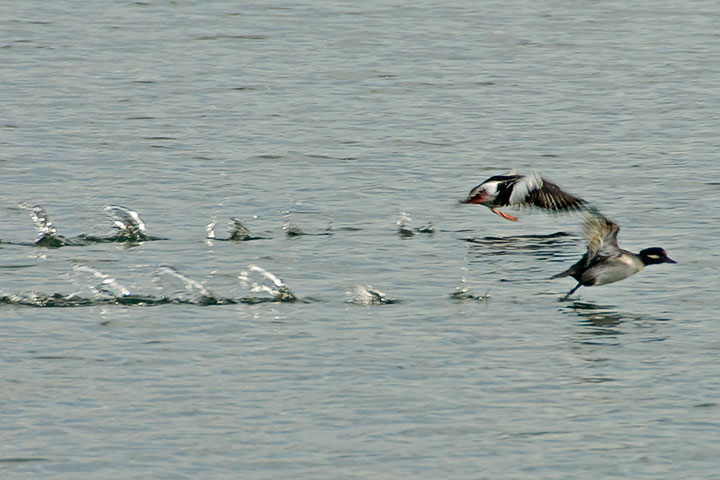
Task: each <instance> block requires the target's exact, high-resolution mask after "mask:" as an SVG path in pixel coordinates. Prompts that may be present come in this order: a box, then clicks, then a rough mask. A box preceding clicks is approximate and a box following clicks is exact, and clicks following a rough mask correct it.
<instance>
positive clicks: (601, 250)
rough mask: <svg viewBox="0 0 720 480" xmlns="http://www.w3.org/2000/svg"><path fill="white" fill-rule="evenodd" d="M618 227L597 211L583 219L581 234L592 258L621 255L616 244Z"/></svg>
mask: <svg viewBox="0 0 720 480" xmlns="http://www.w3.org/2000/svg"><path fill="white" fill-rule="evenodd" d="M619 231H620V227H619V226H618V224H617V223H615V222H613V221H612V220H609V219H608V218H606V217H605V216H603V215H602V214H600V212H598V211H597V210H595V211H593V212H592V213H591V214H589V215H587V216H586V217H585V223H584V225H583V234H584V235H585V240H586V241H587V244H588V253H592V257H613V256H615V255H619V254H620V253H621V251H620V247H619V246H618V243H617V236H618V232H619Z"/></svg>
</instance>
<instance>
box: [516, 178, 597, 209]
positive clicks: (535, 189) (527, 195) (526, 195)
mask: <svg viewBox="0 0 720 480" xmlns="http://www.w3.org/2000/svg"><path fill="white" fill-rule="evenodd" d="M515 192H516V194H517V202H514V203H517V204H520V205H523V206H528V207H538V208H542V209H545V210H550V211H553V212H566V211H573V210H580V209H583V208H585V207H586V206H587V202H586V201H585V200H583V199H582V198H580V197H576V196H575V195H571V194H569V193H567V192H566V191H564V190H562V189H561V188H560V187H558V186H557V185H556V184H554V183H552V182H548V181H547V180H545V179H544V178H541V177H540V176H539V175H537V174H534V175H528V176H527V177H523V179H522V180H521V181H519V182H517V185H516V187H515Z"/></svg>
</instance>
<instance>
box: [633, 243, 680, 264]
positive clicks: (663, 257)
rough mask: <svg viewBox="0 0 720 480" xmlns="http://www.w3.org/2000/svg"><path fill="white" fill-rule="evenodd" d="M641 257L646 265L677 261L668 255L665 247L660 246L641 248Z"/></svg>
mask: <svg viewBox="0 0 720 480" xmlns="http://www.w3.org/2000/svg"><path fill="white" fill-rule="evenodd" d="M640 258H641V259H642V261H643V263H644V264H645V265H655V264H658V263H677V262H676V261H675V260H673V259H671V258H670V257H668V256H667V253H666V252H665V249H663V248H660V247H652V248H646V249H645V250H640Z"/></svg>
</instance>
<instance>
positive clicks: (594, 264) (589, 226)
mask: <svg viewBox="0 0 720 480" xmlns="http://www.w3.org/2000/svg"><path fill="white" fill-rule="evenodd" d="M592 211H593V213H592V214H591V215H587V216H586V217H585V224H584V228H583V233H584V234H585V239H586V240H587V243H588V245H587V252H586V253H585V255H584V256H583V257H582V258H581V259H580V260H579V261H578V262H577V263H576V264H575V265H573V266H572V267H570V268H568V269H567V270H565V271H564V272H562V273H559V274H557V275H554V276H552V277H550V278H560V277H567V276H570V277H573V278H574V279H575V280H577V281H578V284H577V285H576V286H575V287H574V288H573V289H572V290H570V291H569V292H568V294H567V295H565V297H564V298H563V300H567V298H568V297H569V296H570V295H572V294H573V293H575V291H576V290H577V289H578V288H580V287H582V286H586V287H591V286H594V285H605V284H607V283H613V282H617V281H620V280H623V279H625V278H627V277H629V276H630V275H634V274H636V273H637V272H639V271H640V270H642V269H643V268H645V266H646V265H656V264H658V263H677V262H676V261H675V260H672V259H671V258H670V257H668V256H667V253H666V252H665V250H664V249H662V248H660V247H652V248H646V249H644V250H640V253H632V252H629V251H627V250H624V249H621V248H620V247H618V243H617V235H618V232H619V231H620V227H619V226H618V224H617V223H615V222H613V221H611V220H608V219H607V218H605V217H604V216H603V215H602V214H600V213H599V212H597V211H596V210H592Z"/></svg>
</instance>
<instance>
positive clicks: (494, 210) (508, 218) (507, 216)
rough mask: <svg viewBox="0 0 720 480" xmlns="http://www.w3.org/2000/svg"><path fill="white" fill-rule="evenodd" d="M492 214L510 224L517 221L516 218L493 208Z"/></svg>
mask: <svg viewBox="0 0 720 480" xmlns="http://www.w3.org/2000/svg"><path fill="white" fill-rule="evenodd" d="M492 212H493V213H494V214H495V215H500V216H501V217H503V218H504V219H506V220H510V221H511V222H517V221H518V219H517V217H513V216H512V215H508V214H507V213H505V212H501V211H500V210H496V209H494V208H493V209H492Z"/></svg>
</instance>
